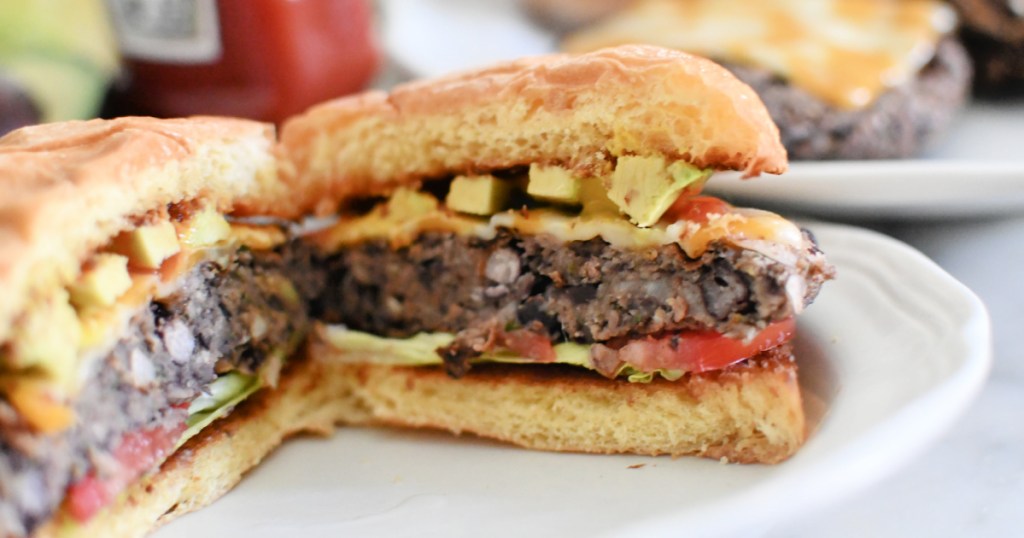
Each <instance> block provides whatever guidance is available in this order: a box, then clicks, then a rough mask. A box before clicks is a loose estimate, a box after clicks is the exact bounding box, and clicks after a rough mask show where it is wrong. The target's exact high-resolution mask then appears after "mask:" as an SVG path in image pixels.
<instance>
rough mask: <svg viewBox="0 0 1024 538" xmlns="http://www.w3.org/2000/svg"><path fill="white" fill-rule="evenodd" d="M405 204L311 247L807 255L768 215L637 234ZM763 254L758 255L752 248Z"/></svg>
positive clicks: (732, 212)
mask: <svg viewBox="0 0 1024 538" xmlns="http://www.w3.org/2000/svg"><path fill="white" fill-rule="evenodd" d="M399 192H401V193H402V194H401V195H400V198H397V197H396V198H392V199H391V200H389V201H388V203H387V204H383V205H380V206H378V207H377V208H375V209H374V210H373V211H371V212H370V213H368V214H366V215H363V216H359V217H350V218H342V219H339V221H338V222H337V223H335V224H334V225H333V226H331V227H330V228H327V229H325V230H323V231H321V232H319V233H317V234H314V235H311V236H310V237H309V240H311V241H313V242H314V243H315V244H317V245H318V247H319V248H321V249H323V250H324V251H327V252H332V251H336V250H338V249H340V248H343V247H346V246H351V245H356V244H359V243H362V242H366V241H371V240H385V241H387V242H388V244H389V245H390V246H391V247H392V248H400V247H403V246H407V245H409V244H411V243H412V242H414V241H415V240H416V238H417V237H419V235H421V234H422V233H424V232H452V233H455V234H459V235H475V236H477V237H480V238H482V239H492V238H494V236H495V235H496V234H497V232H498V229H500V228H504V229H509V230H515V231H517V232H519V233H521V234H524V235H549V236H552V237H555V238H557V239H558V240H560V241H562V242H564V243H568V242H573V241H588V240H591V239H595V238H600V239H603V240H604V241H606V242H608V243H609V244H611V245H613V246H616V247H620V248H641V247H650V246H660V245H668V244H672V243H678V244H679V245H680V246H681V247H682V249H683V251H684V252H686V254H687V255H688V256H690V257H694V258H696V257H698V256H700V255H701V254H703V253H704V251H705V250H706V249H707V247H708V245H710V244H712V243H714V242H717V241H725V242H728V243H731V244H734V245H737V246H744V248H747V246H746V245H756V244H758V242H769V243H773V244H779V245H783V246H785V247H789V248H791V249H794V250H798V249H800V248H802V245H803V235H802V233H801V232H800V229H799V228H797V226H796V225H794V224H793V223H791V222H789V221H787V220H786V219H783V218H782V217H780V216H778V215H776V214H774V213H769V212H767V211H758V210H753V209H743V208H730V209H729V211H728V212H726V213H723V214H713V215H708V221H707V223H703V224H698V223H695V222H687V221H678V222H674V223H665V222H661V223H658V224H656V225H654V226H651V227H649V228H638V227H637V226H634V225H633V224H632V223H630V222H629V221H628V220H626V219H625V218H624V217H623V216H622V215H620V214H618V213H606V212H599V213H596V214H583V215H577V214H570V213H566V212H563V211H559V210H555V209H538V210H530V211H525V210H524V211H517V210H509V211H504V212H501V213H497V214H495V215H493V216H491V217H490V218H489V219H484V218H474V217H467V216H462V215H458V214H454V213H452V212H451V211H449V210H447V209H445V208H444V207H442V206H441V205H440V204H439V203H438V202H437V200H436V199H434V198H433V197H432V196H431V195H429V194H424V193H415V192H412V191H399ZM755 250H759V251H760V250H761V249H755Z"/></svg>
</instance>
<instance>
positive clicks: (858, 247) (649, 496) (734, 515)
mask: <svg viewBox="0 0 1024 538" xmlns="http://www.w3.org/2000/svg"><path fill="white" fill-rule="evenodd" d="M812 229H813V230H814V232H815V233H816V235H817V237H818V239H819V241H820V242H821V244H822V246H823V248H824V249H825V250H826V252H827V253H828V255H829V257H830V259H831V260H832V261H833V263H835V265H836V266H837V268H838V271H839V278H838V279H837V280H836V281H834V282H830V283H829V284H828V285H827V286H826V287H825V289H824V290H823V292H822V293H821V295H820V297H819V298H818V300H817V302H816V303H815V304H814V305H813V306H812V307H811V308H810V309H809V311H808V312H806V314H805V315H804V316H803V317H802V318H801V320H800V323H799V330H800V336H799V338H798V339H797V353H798V356H799V359H798V360H799V364H800V368H801V374H800V376H801V385H802V386H803V387H804V392H805V396H806V399H807V402H808V404H807V408H808V409H807V410H808V413H809V415H810V417H811V422H812V424H814V429H813V433H812V435H811V438H810V439H809V441H808V442H807V444H806V446H805V447H804V448H803V449H802V450H801V451H800V452H799V453H798V454H797V455H796V456H795V457H793V458H792V459H791V460H789V461H788V462H785V463H783V464H781V465H777V466H743V465H725V464H721V463H719V462H716V461H710V460H701V459H694V458H680V459H676V460H673V459H671V458H648V457H636V456H594V455H579V454H555V453H544V452H531V451H526V450H521V449H517V448H513V447H509V446H504V445H500V444H496V443H491V442H487V441H483V440H480V439H476V438H472V437H461V438H456V437H452V436H449V435H445V434H440V433H429V432H414V431H398V430H375V429H361V428H358V429H353V428H349V429H341V430H339V431H338V432H337V433H336V434H335V436H334V437H333V438H331V439H327V440H324V439H298V440H294V441H292V442H290V443H288V444H287V445H286V446H285V447H283V448H282V449H281V450H279V451H278V452H277V453H276V454H274V455H273V456H272V457H271V458H269V459H268V460H267V461H266V462H264V464H263V465H262V466H260V467H259V468H258V469H257V470H255V471H254V472H253V473H252V474H251V475H249V476H248V477H247V478H246V479H245V480H244V481H243V482H242V483H241V484H240V485H239V486H238V488H237V489H235V490H234V491H232V492H231V493H229V494H228V495H227V496H225V497H224V498H223V499H221V500H220V501H218V502H217V503H215V504H214V505H213V506H211V507H210V508H208V509H206V510H204V511H200V512H198V513H196V514H192V515H189V516H185V517H183V518H182V519H180V520H178V521H177V522H174V523H172V524H171V525H169V526H167V527H166V528H164V529H163V530H161V531H160V532H158V533H157V535H156V536H158V537H159V538H175V537H180V538H199V537H205V536H210V537H213V536H247V537H250V538H257V537H277V536H304V537H308V538H313V537H327V536H341V535H349V536H389V537H391V536H451V535H456V536H489V537H490V536H517V537H518V536H592V535H607V536H627V535H628V536H648V535H678V534H686V535H695V536H696V535H701V536H703V535H708V534H718V533H726V532H733V531H741V530H743V529H747V528H749V527H750V526H753V525H763V524H767V523H770V522H778V521H781V520H784V519H785V518H787V517H790V516H793V515H794V514H796V513H797V512H801V511H806V510H811V509H813V508H814V507H817V506H820V505H823V504H825V503H829V502H834V501H836V500H838V499H840V498H841V497H843V496H846V495H849V494H851V493H852V492H854V491H856V490H857V489H859V488H861V487H863V486H865V485H867V484H869V483H870V482H873V481H875V480H877V479H879V478H880V477H882V476H883V475H885V474H886V473H888V472H889V471H891V470H892V469H894V468H895V467H896V466H898V465H900V464H901V463H902V462H904V461H906V460H907V459H908V458H909V457H911V456H912V455H913V454H915V453H916V452H917V451H919V450H921V449H922V448H923V447H924V446H925V445H926V444H927V443H928V442H929V441H931V440H933V439H934V438H935V437H936V436H937V435H938V434H939V433H940V432H941V431H942V430H943V429H944V428H946V427H947V426H949V425H950V423H951V422H952V421H953V420H954V419H955V418H956V417H957V416H958V415H959V414H960V412H961V411H962V410H963V409H964V407H965V406H966V404H967V403H968V402H969V400H970V399H971V398H972V397H973V396H974V395H975V393H976V392H977V391H978V390H979V388H980V386H981V384H982V382H983V380H984V378H985V376H986V373H987V372H988V368H989V364H990V361H991V350H990V344H989V324H988V318H987V315H986V313H985V310H984V307H983V306H982V304H981V302H980V301H979V300H978V299H977V297H975V296H974V295H973V294H972V293H971V292H970V291H968V290H967V288H965V287H964V286H963V285H961V284H960V283H958V282H957V281H955V280H954V279H953V278H952V277H951V276H949V275H948V274H946V273H945V272H943V271H942V270H941V269H939V268H938V267H937V266H936V265H935V264H933V263H932V262H931V261H929V260H928V259H927V258H925V257H924V256H923V255H921V254H920V253H918V252H916V251H914V250H913V249H911V248H910V247H908V246H906V245H904V244H902V243H899V242H897V241H895V240H892V239H889V238H886V237H884V236H881V235H878V234H875V233H872V232H867V231H862V230H859V229H855V228H848V227H840V226H834V225H824V224H820V225H814V226H813V227H812Z"/></svg>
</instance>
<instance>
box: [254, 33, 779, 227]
mask: <svg viewBox="0 0 1024 538" xmlns="http://www.w3.org/2000/svg"><path fill="white" fill-rule="evenodd" d="M281 149H282V151H283V156H284V157H283V161H282V166H281V170H280V172H281V179H282V182H281V184H280V185H279V188H281V189H287V190H286V191H285V192H287V195H286V196H285V192H282V196H281V197H280V199H281V200H287V202H286V203H280V200H279V201H276V202H275V203H274V204H269V203H268V204H267V205H263V206H261V205H258V204H257V205H254V206H250V207H248V208H246V210H247V211H250V212H256V213H267V214H274V215H278V216H283V217H291V216H296V215H299V214H303V213H319V214H325V213H329V212H332V211H334V210H335V208H336V206H337V203H338V202H339V201H341V200H344V199H346V198H348V197H356V196H370V195H379V194H386V193H388V192H390V191H391V190H393V189H394V188H395V187H396V186H399V185H403V184H411V183H416V182H419V181H421V180H424V179H430V178H437V177H444V176H447V175H451V174H458V173H473V172H477V173H479V172H486V171H490V170H499V169H507V168H512V167H517V166H523V165H528V164H530V163H535V162H536V163H542V164H559V165H562V166H567V167H570V168H573V169H575V170H576V171H577V172H579V173H580V174H581V175H583V176H588V175H598V174H600V173H603V172H605V171H607V170H609V169H610V168H611V166H612V165H613V163H614V160H615V158H616V157H618V156H622V155H643V156H652V155H662V156H665V157H667V158H669V159H673V160H677V159H682V160H685V161H688V162H690V163H693V164H695V165H697V166H700V167H710V168H715V169H734V170H743V171H745V172H746V173H747V174H748V175H756V174H759V173H761V172H769V173H781V172H783V171H785V169H786V152H785V149H784V148H783V147H782V144H781V143H780V141H779V133H778V129H777V128H776V127H775V124H774V123H773V122H772V120H771V118H770V117H769V116H768V112H767V111H766V110H765V108H764V105H763V104H762V103H761V100H760V99H759V98H758V97H757V95H756V94H755V93H754V92H753V91H752V90H751V89H750V88H749V87H748V86H746V85H745V84H743V83H742V82H740V81H739V80H737V79H736V78H735V77H733V76H732V75H731V74H730V73H729V72H728V71H726V70H725V69H723V68H721V67H719V66H718V65H716V64H714V63H712V62H710V61H708V60H705V59H702V58H698V57H695V56H691V55H689V54H686V53H683V52H678V51H673V50H668V49H663V48H658V47H651V46H640V45H627V46H621V47H616V48H609V49H604V50H599V51H596V52H592V53H587V54H582V55H569V54H553V55H549V56H540V57H535V58H526V59H522V60H517V61H512V62H508V63H503V64H500V65H496V66H493V67H490V68H486V69H480V70H476V71H468V72H464V73H460V74H455V75H451V76H448V77H443V78H438V79H433V80H425V81H420V82H413V83H409V84H404V85H400V86H398V87H396V88H395V89H394V90H392V91H391V92H390V93H384V92H380V91H375V92H369V93H365V94H362V95H358V96H352V97H346V98H341V99H337V100H334V101H330V102H327V103H324V104H321V105H318V106H315V107H313V108H312V109H310V110H308V111H307V112H305V113H304V114H302V115H300V116H298V117H295V118H293V119H291V120H289V121H288V122H287V123H286V124H285V125H284V128H283V130H282V135H281Z"/></svg>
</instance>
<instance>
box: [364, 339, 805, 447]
mask: <svg viewBox="0 0 1024 538" xmlns="http://www.w3.org/2000/svg"><path fill="white" fill-rule="evenodd" d="M356 372H357V373H356V377H357V379H358V384H357V386H356V389H355V391H356V395H357V397H358V399H359V400H360V401H361V402H362V403H363V405H364V406H365V407H366V408H367V409H369V412H370V414H371V416H372V421H373V422H382V423H384V424H389V425H397V426H411V427H417V428H423V427H426V428H435V429H440V430H448V431H451V432H454V433H463V432H465V433H471V434H475V435H479V436H481V437H487V438H492V439H497V440H499V441H505V442H509V443H513V444H516V445H519V446H522V447H525V448H530V449H539V450H553V451H564V452H588V453H600V454H611V453H627V454H644V455H651V456H656V455H671V456H703V457H709V458H715V459H719V458H725V459H727V460H729V461H733V462H741V463H778V462H781V461H783V460H785V459H786V458H788V457H790V456H791V455H793V454H794V453H795V452H796V451H797V449H798V448H799V447H800V446H801V445H802V444H803V441H804V438H805V436H806V424H805V418H804V412H803V407H802V400H801V397H800V388H799V385H798V383H797V375H796V363H795V362H794V361H793V359H792V355H791V354H790V352H789V350H788V348H787V349H784V350H783V349H780V350H776V351H773V352H768V353H764V354H762V355H761V356H760V357H759V358H758V359H757V360H752V361H747V362H744V363H741V364H739V365H736V366H733V367H731V368H728V369H726V370H723V371H721V372H710V373H706V374H701V375H689V376H686V377H684V378H683V379H681V380H678V381H665V380H663V379H658V380H655V381H653V382H651V383H629V382H626V381H621V380H619V381H610V380H607V379H604V378H602V377H600V376H598V375H596V374H592V373H590V372H586V371H583V370H580V369H578V368H575V367H568V366H557V365H544V366H522V365H491V366H489V367H479V366H478V367H474V369H473V370H472V371H470V373H469V374H467V376H466V377H464V378H462V379H452V378H451V377H449V376H448V375H447V374H445V373H444V372H443V371H442V370H441V369H440V368H416V367H404V368H403V367H390V368H389V367H382V366H373V365H365V366H361V367H358V368H357V371H356Z"/></svg>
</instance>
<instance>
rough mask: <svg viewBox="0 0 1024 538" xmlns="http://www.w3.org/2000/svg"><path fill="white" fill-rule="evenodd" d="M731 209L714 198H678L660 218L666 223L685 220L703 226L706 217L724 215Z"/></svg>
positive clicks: (684, 196)
mask: <svg viewBox="0 0 1024 538" xmlns="http://www.w3.org/2000/svg"><path fill="white" fill-rule="evenodd" d="M730 209H732V206H730V205H729V204H728V203H726V202H724V201H722V200H720V199H718V198H715V197H714V196H686V195H685V194H684V195H683V196H680V197H679V198H678V199H677V200H676V201H675V202H674V203H673V204H672V206H671V207H669V208H668V210H667V211H665V214H664V215H663V216H662V217H661V218H662V220H664V221H666V222H676V221H680V220H685V221H688V222H696V223H699V224H704V223H706V222H707V221H708V215H711V214H718V215H721V214H725V213H728V212H729V210H730Z"/></svg>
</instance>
